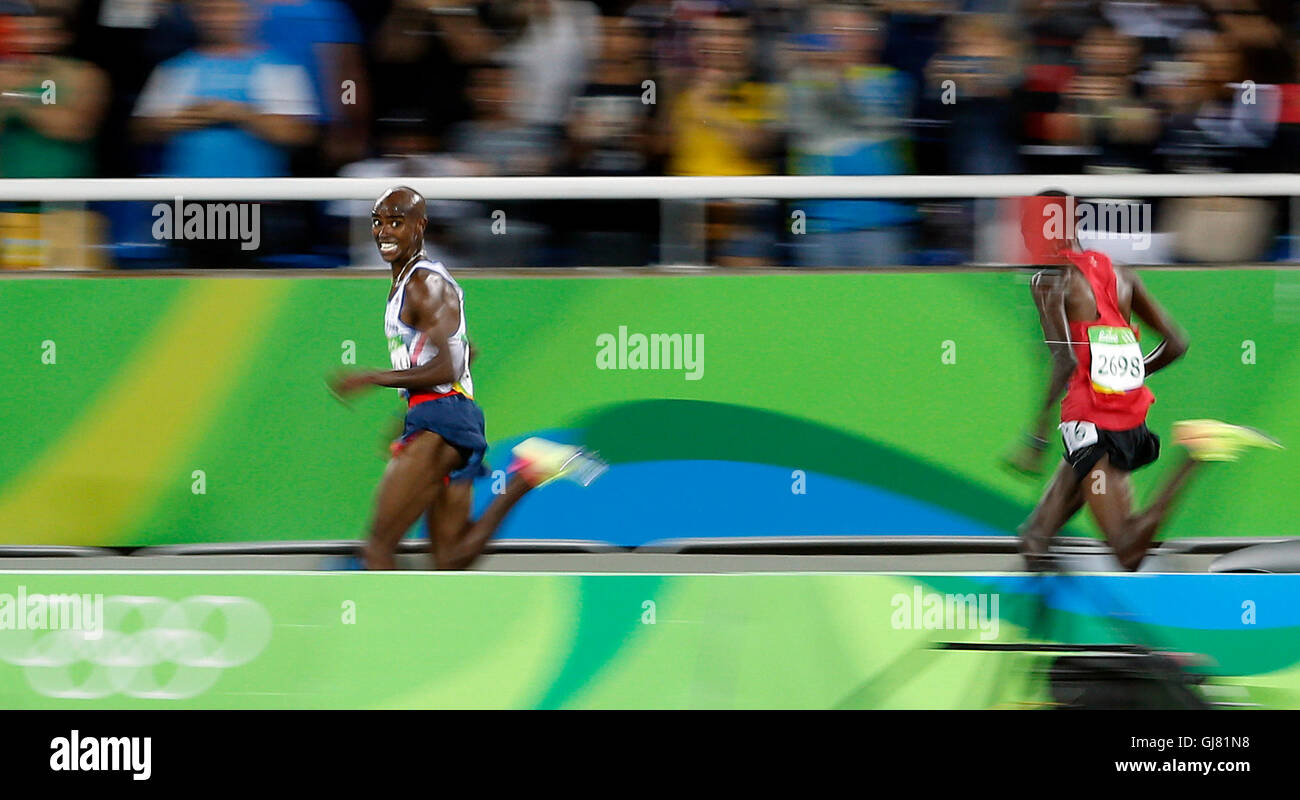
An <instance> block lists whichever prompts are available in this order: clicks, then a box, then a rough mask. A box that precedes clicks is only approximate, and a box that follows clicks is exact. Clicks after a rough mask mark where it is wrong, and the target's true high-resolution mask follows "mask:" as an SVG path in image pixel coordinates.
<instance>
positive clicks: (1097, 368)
mask: <svg viewBox="0 0 1300 800" xmlns="http://www.w3.org/2000/svg"><path fill="white" fill-rule="evenodd" d="M1088 349H1089V351H1090V352H1091V354H1092V375H1091V378H1092V385H1093V388H1094V389H1096V390H1097V391H1100V392H1111V393H1118V392H1131V391H1133V390H1134V389H1137V388H1139V387H1140V386H1141V385H1142V382H1143V380H1145V379H1146V364H1145V363H1144V362H1143V360H1142V347H1141V345H1139V344H1138V340H1137V337H1136V336H1135V335H1134V334H1133V330H1132V329H1131V328H1120V327H1110V326H1107V325H1094V326H1093V327H1091V328H1089V329H1088Z"/></svg>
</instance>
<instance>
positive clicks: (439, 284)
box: [371, 274, 460, 389]
mask: <svg viewBox="0 0 1300 800" xmlns="http://www.w3.org/2000/svg"><path fill="white" fill-rule="evenodd" d="M402 317H403V319H404V321H405V322H406V323H407V324H408V325H410V326H411V327H412V328H415V329H416V330H418V331H420V332H421V333H423V334H424V335H425V336H426V337H428V340H429V344H428V345H426V346H428V347H434V348H436V349H435V351H434V356H433V358H432V359H430V360H429V361H428V362H427V363H424V364H420V365H419V366H413V367H411V368H410V369H395V370H383V371H380V372H376V373H374V374H373V376H372V381H371V382H372V383H374V385H376V386H387V387H389V388H391V389H423V388H425V387H428V386H438V385H441V384H444V383H453V382H454V381H456V379H458V378H459V377H460V374H459V372H458V371H457V370H456V369H455V364H453V363H452V358H451V348H450V347H448V342H450V341H451V337H452V336H454V335H455V333H456V329H457V328H459V327H460V298H459V297H458V296H457V295H456V293H455V292H454V291H452V290H451V286H450V285H449V284H448V283H447V282H446V281H444V280H443V279H442V278H440V277H438V276H437V275H433V274H429V275H427V276H426V277H425V279H424V280H412V281H411V282H410V283H408V284H407V286H406V303H405V305H404V307H403V308H402Z"/></svg>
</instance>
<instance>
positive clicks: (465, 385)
mask: <svg viewBox="0 0 1300 800" xmlns="http://www.w3.org/2000/svg"><path fill="white" fill-rule="evenodd" d="M426 271H427V272H432V273H434V274H435V275H437V276H438V277H440V278H442V279H443V280H444V281H446V282H447V283H449V284H451V288H453V289H455V290H456V296H457V297H459V298H460V326H459V327H458V328H456V333H455V334H454V335H453V336H452V337H451V340H450V341H447V342H433V343H430V342H429V337H428V336H427V335H426V334H425V333H424V332H423V331H417V330H416V329H415V328H412V327H411V326H410V325H407V324H406V323H405V322H403V321H402V316H401V315H402V304H403V303H404V302H405V300H406V285H407V284H408V283H410V282H411V281H412V280H413V279H414V278H415V276H416V275H417V274H420V273H425V272H426ZM423 277H425V278H427V277H428V275H427V274H425V275H424V276H423ZM384 336H386V337H387V338H388V355H389V357H390V358H391V359H392V362H393V369H410V368H411V367H413V366H416V367H418V366H420V365H421V364H426V363H428V362H429V361H430V360H431V359H432V358H433V357H434V354H435V353H436V350H435V349H434V348H435V347H437V348H442V347H450V348H451V363H452V367H453V368H454V369H455V370H456V373H457V374H458V375H460V378H459V379H457V380H456V381H455V382H454V383H444V384H442V385H440V386H431V387H429V388H427V389H425V390H423V391H420V390H417V391H416V394H424V393H432V394H449V393H451V392H460V393H461V394H463V395H465V396H466V397H468V398H470V399H473V398H474V381H473V379H472V378H470V374H469V339H468V338H467V337H466V333H465V292H464V291H462V290H461V288H460V284H458V283H456V279H455V278H453V277H451V273H450V272H448V271H447V268H446V267H444V266H443V265H442V263H441V262H434V261H430V260H429V259H427V258H425V257H424V254H420V255H419V256H418V257H417V258H416V261H415V263H414V265H413V266H410V267H407V271H406V275H404V276H403V277H402V279H401V280H400V281H399V282H398V284H397V290H396V291H395V292H393V296H392V297H390V298H389V299H388V305H387V306H386V307H385V308H384ZM398 391H399V392H401V393H402V397H410V396H411V393H410V392H408V391H407V390H406V389H399V390H398Z"/></svg>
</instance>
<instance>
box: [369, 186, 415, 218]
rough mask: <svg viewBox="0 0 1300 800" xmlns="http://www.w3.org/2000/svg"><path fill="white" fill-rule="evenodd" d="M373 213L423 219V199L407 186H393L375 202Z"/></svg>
mask: <svg viewBox="0 0 1300 800" xmlns="http://www.w3.org/2000/svg"><path fill="white" fill-rule="evenodd" d="M374 213H375V214H377V215H379V216H401V217H408V218H410V217H419V218H420V219H424V197H423V196H422V195H421V194H420V193H419V192H417V191H415V190H414V189H412V188H411V187H409V186H394V187H393V188H391V189H389V190H388V191H386V192H384V193H383V194H381V195H380V196H379V199H378V200H376V201H375V209H374Z"/></svg>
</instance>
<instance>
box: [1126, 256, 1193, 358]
mask: <svg viewBox="0 0 1300 800" xmlns="http://www.w3.org/2000/svg"><path fill="white" fill-rule="evenodd" d="M1124 272H1125V274H1126V276H1127V277H1128V279H1129V285H1130V286H1132V287H1133V300H1132V304H1131V308H1132V310H1133V313H1134V314H1136V315H1137V317H1138V319H1140V320H1142V321H1143V322H1145V323H1146V324H1147V326H1148V327H1150V328H1151V329H1153V330H1154V331H1155V332H1156V333H1158V334H1160V339H1161V341H1160V344H1158V345H1156V348H1155V349H1154V350H1152V351H1151V352H1150V353H1148V354H1147V356H1146V358H1145V359H1144V363H1145V364H1146V374H1147V375H1150V374H1152V373H1153V372H1158V371H1159V370H1162V369H1164V368H1165V367H1167V366H1169V365H1170V364H1172V363H1174V362H1175V361H1177V360H1178V359H1179V358H1182V356H1183V354H1184V353H1186V352H1187V334H1186V333H1184V332H1183V330H1182V328H1180V327H1178V325H1177V324H1176V323H1175V322H1174V321H1173V319H1172V318H1170V316H1169V315H1168V314H1167V313H1165V310H1164V309H1163V308H1161V307H1160V304H1159V303H1157V302H1156V299H1155V298H1154V297H1152V296H1151V293H1150V292H1148V291H1147V287H1146V286H1144V285H1143V283H1142V280H1141V279H1140V278H1138V276H1137V274H1136V273H1134V272H1133V271H1132V270H1130V269H1128V268H1125V269H1124Z"/></svg>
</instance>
